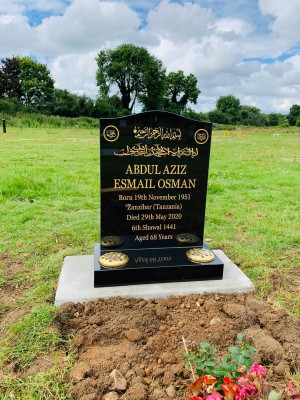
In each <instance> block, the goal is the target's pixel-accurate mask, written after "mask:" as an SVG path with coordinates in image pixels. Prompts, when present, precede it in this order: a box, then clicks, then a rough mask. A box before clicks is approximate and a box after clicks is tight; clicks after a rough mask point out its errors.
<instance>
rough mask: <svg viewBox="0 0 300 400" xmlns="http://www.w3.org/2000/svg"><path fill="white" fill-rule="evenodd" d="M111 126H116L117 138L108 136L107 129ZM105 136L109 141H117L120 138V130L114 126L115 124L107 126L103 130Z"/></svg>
mask: <svg viewBox="0 0 300 400" xmlns="http://www.w3.org/2000/svg"><path fill="white" fill-rule="evenodd" d="M109 128H114V129H115V130H116V131H117V136H116V138H115V139H110V138H109V137H108V136H107V134H106V130H107V129H109ZM103 136H104V139H105V140H107V141H108V142H115V141H116V140H118V139H119V136H120V132H119V129H118V128H117V127H116V126H114V125H108V126H106V127H105V129H104V130H103Z"/></svg>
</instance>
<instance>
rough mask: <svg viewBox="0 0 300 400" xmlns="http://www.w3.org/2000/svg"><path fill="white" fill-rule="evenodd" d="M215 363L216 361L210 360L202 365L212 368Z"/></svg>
mask: <svg viewBox="0 0 300 400" xmlns="http://www.w3.org/2000/svg"><path fill="white" fill-rule="evenodd" d="M216 363H217V361H216V360H211V361H205V363H204V365H205V366H206V367H214V366H215V365H216Z"/></svg>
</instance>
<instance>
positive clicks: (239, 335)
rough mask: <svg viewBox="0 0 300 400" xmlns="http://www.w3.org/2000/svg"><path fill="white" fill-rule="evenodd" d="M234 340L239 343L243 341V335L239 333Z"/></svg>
mask: <svg viewBox="0 0 300 400" xmlns="http://www.w3.org/2000/svg"><path fill="white" fill-rule="evenodd" d="M236 339H237V341H238V342H239V343H240V342H242V341H243V340H244V335H243V334H242V333H241V332H240V333H238V334H237V335H236Z"/></svg>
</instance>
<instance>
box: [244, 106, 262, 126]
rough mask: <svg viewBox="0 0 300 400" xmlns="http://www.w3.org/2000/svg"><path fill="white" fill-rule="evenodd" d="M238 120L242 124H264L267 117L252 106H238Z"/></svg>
mask: <svg viewBox="0 0 300 400" xmlns="http://www.w3.org/2000/svg"><path fill="white" fill-rule="evenodd" d="M239 114H240V115H239V122H240V123H241V124H243V125H250V126H264V125H267V122H268V120H267V118H266V116H265V115H264V114H262V113H261V110H260V109H259V108H257V107H254V106H244V105H241V106H240V113H239Z"/></svg>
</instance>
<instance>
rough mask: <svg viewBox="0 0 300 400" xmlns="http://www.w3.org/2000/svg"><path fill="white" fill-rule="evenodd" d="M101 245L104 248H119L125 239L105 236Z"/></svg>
mask: <svg viewBox="0 0 300 400" xmlns="http://www.w3.org/2000/svg"><path fill="white" fill-rule="evenodd" d="M100 244H101V246H103V247H119V246H121V245H122V244H123V239H122V238H121V237H120V236H103V237H102V238H101V241H100Z"/></svg>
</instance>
